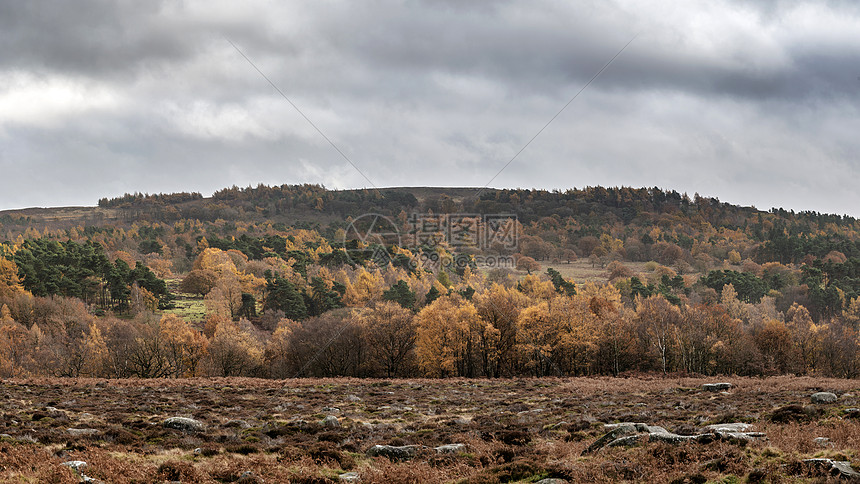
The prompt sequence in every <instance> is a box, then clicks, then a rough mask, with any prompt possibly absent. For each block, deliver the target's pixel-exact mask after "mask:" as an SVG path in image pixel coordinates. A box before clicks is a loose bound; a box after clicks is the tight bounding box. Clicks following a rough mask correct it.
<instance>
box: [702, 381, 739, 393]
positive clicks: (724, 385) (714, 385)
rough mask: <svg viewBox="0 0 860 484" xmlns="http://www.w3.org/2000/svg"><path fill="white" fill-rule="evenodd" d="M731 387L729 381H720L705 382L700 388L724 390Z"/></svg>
mask: <svg viewBox="0 0 860 484" xmlns="http://www.w3.org/2000/svg"><path fill="white" fill-rule="evenodd" d="M731 387H732V384H731V383H728V382H721V383H705V384H704V385H702V390H704V391H706V392H724V391H726V390H728V389H729V388H731Z"/></svg>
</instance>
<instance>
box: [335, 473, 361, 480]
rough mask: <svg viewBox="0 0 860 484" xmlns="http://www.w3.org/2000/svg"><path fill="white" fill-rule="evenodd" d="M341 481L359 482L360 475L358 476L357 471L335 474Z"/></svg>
mask: <svg viewBox="0 0 860 484" xmlns="http://www.w3.org/2000/svg"><path fill="white" fill-rule="evenodd" d="M337 478H338V479H340V481H341V482H359V481H361V477H359V475H358V472H344V473H343V474H341V475H339V476H337Z"/></svg>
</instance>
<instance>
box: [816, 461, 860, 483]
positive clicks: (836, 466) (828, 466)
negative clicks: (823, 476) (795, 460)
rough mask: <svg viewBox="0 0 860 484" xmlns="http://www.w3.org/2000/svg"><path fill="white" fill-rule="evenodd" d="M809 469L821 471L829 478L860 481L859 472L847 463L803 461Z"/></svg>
mask: <svg viewBox="0 0 860 484" xmlns="http://www.w3.org/2000/svg"><path fill="white" fill-rule="evenodd" d="M803 463H804V464H806V465H807V466H809V467H812V468H815V469H819V470H822V471H824V472H826V473H828V474H830V475H831V476H835V477H841V478H843V479H860V472H857V471H855V470H854V468H853V467H851V463H850V462H848V461H841V460H831V459H805V460H804V461H803Z"/></svg>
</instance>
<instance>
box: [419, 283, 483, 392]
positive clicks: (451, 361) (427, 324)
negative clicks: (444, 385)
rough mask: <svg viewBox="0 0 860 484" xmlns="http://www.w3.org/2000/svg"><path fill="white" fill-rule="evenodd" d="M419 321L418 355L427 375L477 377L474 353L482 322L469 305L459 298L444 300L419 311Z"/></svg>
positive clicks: (434, 302)
mask: <svg viewBox="0 0 860 484" xmlns="http://www.w3.org/2000/svg"><path fill="white" fill-rule="evenodd" d="M416 319H417V324H418V339H417V342H416V353H417V355H418V364H419V366H420V367H421V369H422V370H423V371H424V372H425V374H427V375H428V376H434V377H445V376H475V374H476V365H475V363H476V362H475V359H474V358H473V357H474V354H473V350H474V348H475V345H476V344H478V341H477V340H478V337H479V336H478V334H479V333H480V331H477V330H478V326H479V325H480V324H482V322H481V321H480V318H479V317H478V312H477V310H476V309H475V306H474V305H473V304H472V303H471V302H470V301H466V300H463V299H462V298H460V297H459V296H456V295H454V296H442V297H440V298H438V299H436V300H435V301H433V302H432V303H431V304H430V305H428V306H425V307H424V308H423V309H422V310H421V311H419V312H418V315H417V316H416ZM484 324H485V323H484ZM487 336H489V337H492V335H489V334H488V335H487Z"/></svg>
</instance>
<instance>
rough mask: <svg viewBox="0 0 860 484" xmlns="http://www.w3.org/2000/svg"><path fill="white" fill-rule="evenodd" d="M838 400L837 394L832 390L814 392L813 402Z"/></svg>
mask: <svg viewBox="0 0 860 484" xmlns="http://www.w3.org/2000/svg"><path fill="white" fill-rule="evenodd" d="M836 400H837V397H836V394H834V393H830V392H818V393H813V394H812V403H833V402H835V401H836Z"/></svg>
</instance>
